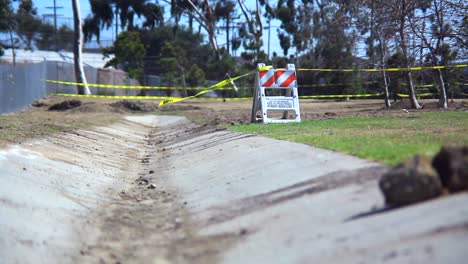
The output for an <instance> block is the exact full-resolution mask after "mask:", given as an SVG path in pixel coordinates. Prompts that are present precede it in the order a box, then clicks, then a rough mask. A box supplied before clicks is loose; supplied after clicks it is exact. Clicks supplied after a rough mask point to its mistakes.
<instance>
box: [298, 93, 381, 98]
mask: <svg viewBox="0 0 468 264" xmlns="http://www.w3.org/2000/svg"><path fill="white" fill-rule="evenodd" d="M381 95H382V94H380V93H376V94H330V95H304V96H299V99H313V98H350V97H372V96H381Z"/></svg>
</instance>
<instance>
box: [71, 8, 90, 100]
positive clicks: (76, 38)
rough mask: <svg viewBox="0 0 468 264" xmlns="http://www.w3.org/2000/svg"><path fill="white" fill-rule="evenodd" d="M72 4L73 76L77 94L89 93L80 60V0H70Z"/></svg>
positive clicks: (81, 38) (81, 42) (81, 32)
mask: <svg viewBox="0 0 468 264" xmlns="http://www.w3.org/2000/svg"><path fill="white" fill-rule="evenodd" d="M72 6H73V28H74V34H73V61H74V64H75V78H76V82H77V83H78V85H77V87H76V88H77V90H78V94H91V92H90V91H89V88H88V85H87V81H86V76H85V73H84V69H83V62H82V61H81V53H82V49H83V31H82V27H81V10H80V0H72Z"/></svg>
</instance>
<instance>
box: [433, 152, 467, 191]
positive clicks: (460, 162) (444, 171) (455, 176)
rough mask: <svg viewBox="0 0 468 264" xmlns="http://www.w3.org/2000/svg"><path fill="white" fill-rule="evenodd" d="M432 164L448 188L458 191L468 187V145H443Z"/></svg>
mask: <svg viewBox="0 0 468 264" xmlns="http://www.w3.org/2000/svg"><path fill="white" fill-rule="evenodd" d="M432 166H433V167H434V168H435V169H436V170H437V172H438V173H439V177H440V179H441V181H442V185H443V186H444V187H445V188H447V189H448V190H450V191H452V192H456V191H461V190H467V189H468V146H463V147H442V148H441V150H440V151H439V153H437V155H436V156H435V157H434V159H433V161H432Z"/></svg>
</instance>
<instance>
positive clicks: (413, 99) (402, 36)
mask: <svg viewBox="0 0 468 264" xmlns="http://www.w3.org/2000/svg"><path fill="white" fill-rule="evenodd" d="M404 7H405V8H406V5H404ZM404 21H405V18H404V16H403V17H402V19H401V21H400V23H401V25H400V32H399V34H400V45H401V50H402V53H403V67H404V68H406V69H408V68H409V62H408V46H407V44H406V33H405V29H404V23H405V22H404ZM405 79H406V83H407V85H408V90H409V100H410V103H411V108H414V109H420V108H421V106H420V105H419V103H418V99H417V98H416V92H415V90H414V84H413V77H412V74H411V71H410V70H407V71H406V72H405Z"/></svg>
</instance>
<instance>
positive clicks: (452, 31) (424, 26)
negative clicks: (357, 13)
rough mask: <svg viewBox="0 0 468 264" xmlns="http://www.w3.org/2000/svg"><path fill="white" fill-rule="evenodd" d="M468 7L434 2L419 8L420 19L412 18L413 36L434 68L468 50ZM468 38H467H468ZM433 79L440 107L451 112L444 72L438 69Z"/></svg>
mask: <svg viewBox="0 0 468 264" xmlns="http://www.w3.org/2000/svg"><path fill="white" fill-rule="evenodd" d="M467 10H468V4H466V3H464V2H460V1H450V0H430V1H428V2H426V5H425V6H420V7H419V10H418V11H419V12H418V15H415V16H412V17H410V20H409V21H410V23H411V28H412V30H413V33H414V34H416V36H417V37H418V38H419V39H420V40H421V41H422V47H421V48H422V49H423V50H427V52H426V54H427V59H428V61H430V63H431V64H432V65H442V66H445V65H447V64H448V63H449V62H450V61H451V60H452V59H455V57H456V55H457V47H465V48H466V47H467V46H468V43H466V42H464V41H463V19H464V17H467V15H466V11H467ZM465 38H466V36H465ZM432 78H433V81H434V85H435V87H436V89H437V90H438V91H439V107H440V108H448V100H447V99H448V98H447V89H446V85H445V80H444V79H445V78H444V76H443V70H441V69H434V70H433V71H432Z"/></svg>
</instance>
